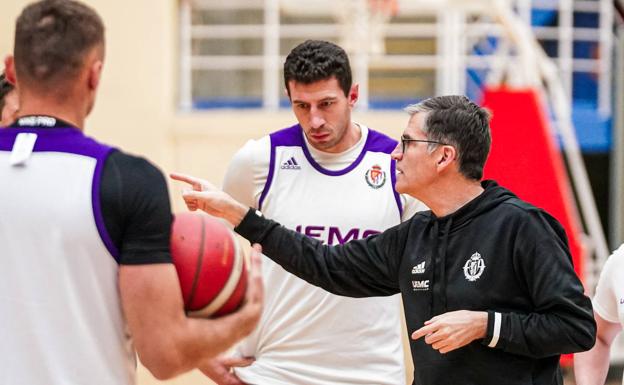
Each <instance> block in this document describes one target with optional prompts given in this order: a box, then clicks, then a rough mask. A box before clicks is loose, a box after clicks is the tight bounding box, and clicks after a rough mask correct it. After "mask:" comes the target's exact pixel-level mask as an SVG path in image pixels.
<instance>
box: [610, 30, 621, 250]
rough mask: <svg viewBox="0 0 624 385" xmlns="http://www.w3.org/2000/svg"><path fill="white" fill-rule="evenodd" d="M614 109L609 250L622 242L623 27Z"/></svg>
mask: <svg viewBox="0 0 624 385" xmlns="http://www.w3.org/2000/svg"><path fill="white" fill-rule="evenodd" d="M616 41H617V45H616V59H615V71H614V74H615V98H616V99H615V108H614V119H613V122H614V124H613V145H612V149H611V186H610V188H611V189H610V194H609V195H610V197H611V199H610V200H611V202H610V203H611V204H610V205H609V206H610V209H609V212H610V213H611V216H610V218H609V220H610V222H611V234H610V235H611V248H612V249H615V248H616V247H617V246H618V245H619V244H621V243H622V242H624V27H620V28H619V29H618V31H617V40H616Z"/></svg>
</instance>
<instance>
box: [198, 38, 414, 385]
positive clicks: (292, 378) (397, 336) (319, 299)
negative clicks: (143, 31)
mask: <svg viewBox="0 0 624 385" xmlns="http://www.w3.org/2000/svg"><path fill="white" fill-rule="evenodd" d="M284 83H285V87H286V92H287V94H288V96H289V98H290V101H291V105H292V110H293V112H294V114H295V117H296V118H297V122H298V124H296V125H294V126H292V127H289V128H285V129H282V130H279V131H276V132H274V133H272V134H270V135H269V136H265V137H263V138H261V139H258V140H251V141H249V142H247V144H246V145H245V146H244V147H243V148H241V149H240V150H239V151H238V152H237V153H236V155H235V156H234V158H233V160H232V162H231V163H230V166H229V169H228V171H227V174H226V176H225V181H224V189H225V191H227V192H228V193H230V194H231V195H232V196H233V197H235V198H236V199H238V200H240V201H241V202H245V204H247V205H249V206H251V207H255V208H258V209H261V210H262V211H263V212H265V213H267V215H270V216H271V217H273V218H279V220H280V221H281V222H282V223H284V224H285V225H286V226H287V227H289V228H291V229H296V230H297V231H299V232H301V233H303V234H305V235H308V236H310V237H313V238H317V239H319V240H322V241H323V242H324V243H328V244H341V243H345V242H347V241H349V240H351V239H358V238H364V237H367V236H369V235H371V234H376V233H378V232H380V231H382V230H384V229H386V228H388V227H391V226H394V225H396V224H398V223H399V222H400V221H401V218H402V217H403V218H409V217H410V216H411V215H413V214H414V212H415V211H416V210H417V209H419V208H421V207H423V206H422V205H421V204H420V203H419V202H417V201H415V200H413V199H406V197H404V196H399V194H397V193H396V192H395V191H394V187H393V186H394V180H395V174H396V172H395V165H394V162H393V161H392V160H391V159H390V152H391V151H392V149H393V148H394V147H395V146H396V142H395V141H394V140H392V139H390V138H388V137H387V136H385V135H383V134H381V133H379V132H377V131H374V130H372V129H370V128H368V127H366V126H365V125H363V124H359V123H356V122H354V121H352V119H351V111H352V109H353V107H354V106H355V104H356V102H357V100H358V85H357V84H352V79H351V68H350V66H349V59H348V57H347V54H346V53H345V51H344V50H343V49H342V48H340V47H339V46H337V45H335V44H332V43H329V42H325V41H306V42H304V43H302V44H300V45H299V46H297V47H295V48H294V49H293V50H292V51H291V52H290V54H289V55H288V57H287V58H286V61H285V63H284ZM263 276H264V283H265V291H266V296H267V298H266V306H265V309H264V312H263V315H262V321H261V323H260V325H259V327H258V328H257V329H256V330H255V331H254V332H253V333H252V334H251V335H250V336H249V337H248V338H246V339H245V340H244V341H243V342H242V343H241V344H240V345H239V346H238V353H239V355H241V356H243V357H246V356H252V357H254V358H255V361H254V362H253V363H252V364H251V365H249V366H247V367H241V368H236V369H235V374H236V376H238V377H239V378H240V380H242V382H243V383H250V384H273V385H287V384H298V385H335V384H378V385H384V384H387V385H390V384H393V385H394V384H400V383H404V382H405V370H404V355H403V349H402V342H401V332H400V303H399V298H398V296H391V297H379V298H366V299H354V298H346V297H341V296H337V295H334V294H331V293H328V292H326V291H324V290H322V289H320V288H317V287H315V286H312V285H310V284H309V283H307V282H305V281H304V280H302V279H300V278H297V277H295V276H293V275H291V274H288V273H287V272H286V271H284V269H282V268H281V267H280V266H279V265H277V264H275V263H274V262H272V261H270V260H268V259H267V260H265V261H264V263H263ZM228 360H231V358H229V359H228ZM215 366H216V368H215V370H216V371H217V373H208V372H209V369H207V370H206V372H207V373H208V374H209V375H211V377H212V378H213V379H214V380H216V381H217V382H218V383H226V382H225V381H224V379H223V378H222V376H220V375H219V373H223V374H224V375H226V376H231V375H230V374H228V373H227V371H226V370H224V369H225V368H223V365H221V367H219V365H218V363H216V364H215Z"/></svg>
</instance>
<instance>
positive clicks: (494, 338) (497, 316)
mask: <svg viewBox="0 0 624 385" xmlns="http://www.w3.org/2000/svg"><path fill="white" fill-rule="evenodd" d="M502 318H503V317H502V316H501V313H494V333H493V334H494V335H493V336H492V341H490V343H489V344H488V346H489V347H491V348H494V347H496V344H497V343H498V338H499V337H500V329H501V321H502Z"/></svg>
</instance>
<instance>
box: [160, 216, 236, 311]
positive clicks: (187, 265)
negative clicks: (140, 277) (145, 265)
mask: <svg viewBox="0 0 624 385" xmlns="http://www.w3.org/2000/svg"><path fill="white" fill-rule="evenodd" d="M171 256H172V258H173V263H174V265H175V268H176V271H177V272H178V278H179V279H180V287H181V288H182V296H183V298H184V308H185V309H186V310H187V312H188V314H189V315H190V316H195V317H213V316H222V315H225V314H228V313H231V312H233V311H234V310H236V309H237V308H238V307H239V306H240V304H241V302H242V301H243V298H244V296H245V290H246V288H247V273H246V269H245V266H244V257H243V253H242V251H241V250H240V247H239V245H238V242H237V241H236V237H235V235H234V233H233V232H232V231H231V230H230V229H229V228H227V227H226V225H225V224H223V223H222V222H221V221H220V220H218V219H216V218H214V217H211V216H209V215H205V214H199V213H191V212H186V213H180V214H176V215H175V218H174V221H173V228H172V231H171Z"/></svg>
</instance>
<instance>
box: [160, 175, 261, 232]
mask: <svg viewBox="0 0 624 385" xmlns="http://www.w3.org/2000/svg"><path fill="white" fill-rule="evenodd" d="M170 176H171V179H174V180H178V181H180V182H185V183H188V184H189V185H191V187H192V188H193V190H192V191H188V190H187V191H183V192H182V197H183V198H184V203H186V207H188V209H189V210H191V211H195V210H198V209H199V210H202V211H205V212H207V213H208V214H210V215H214V216H217V217H220V218H224V219H225V220H227V221H228V222H230V223H231V224H232V225H233V226H238V224H239V223H240V222H241V221H242V220H243V217H244V216H245V214H246V213H247V211H248V209H249V208H248V207H246V206H245V205H243V204H241V203H240V202H238V201H237V200H235V199H234V198H232V197H231V196H230V195H228V194H226V193H225V192H223V191H221V190H219V189H218V188H216V187H215V186H214V185H212V184H211V183H210V182H208V181H205V180H202V179H199V178H195V177H193V176H190V175H184V174H177V173H173V174H171V175H170Z"/></svg>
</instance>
